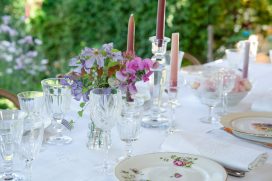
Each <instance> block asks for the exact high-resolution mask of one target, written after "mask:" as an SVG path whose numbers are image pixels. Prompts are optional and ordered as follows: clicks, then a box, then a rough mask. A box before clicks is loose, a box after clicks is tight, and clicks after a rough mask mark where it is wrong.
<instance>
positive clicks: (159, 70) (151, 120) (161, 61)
mask: <svg viewBox="0 0 272 181" xmlns="http://www.w3.org/2000/svg"><path fill="white" fill-rule="evenodd" d="M149 40H150V42H151V43H152V54H153V56H152V58H151V59H152V60H153V61H154V62H155V65H154V66H153V68H152V71H153V75H152V78H151V81H150V82H151V103H150V109H149V111H148V113H147V115H145V116H144V117H143V120H142V126H143V127H147V128H162V127H168V126H169V125H168V124H169V123H168V118H167V116H164V115H163V114H162V113H163V112H165V110H164V109H163V108H162V102H161V99H162V93H163V90H164V86H165V79H166V69H165V65H166V59H165V54H166V50H167V43H169V42H170V39H169V38H167V37H164V39H163V41H162V44H161V46H159V42H160V40H158V39H157V38H156V37H155V36H153V37H150V38H149Z"/></svg>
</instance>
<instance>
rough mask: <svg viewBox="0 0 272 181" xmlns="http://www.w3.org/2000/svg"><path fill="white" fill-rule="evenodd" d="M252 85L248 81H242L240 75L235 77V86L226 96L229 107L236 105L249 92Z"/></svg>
mask: <svg viewBox="0 0 272 181" xmlns="http://www.w3.org/2000/svg"><path fill="white" fill-rule="evenodd" d="M251 88H252V85H251V83H250V81H249V80H248V79H243V78H242V77H241V76H240V75H237V76H236V80H235V85H234V88H233V89H232V91H231V92H230V93H229V94H228V100H227V104H228V105H229V106H235V105H237V104H238V103H239V102H240V101H241V100H242V99H243V98H244V97H246V95H247V94H248V92H249V91H250V90H251Z"/></svg>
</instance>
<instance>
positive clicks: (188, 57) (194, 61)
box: [183, 52, 201, 65]
mask: <svg viewBox="0 0 272 181" xmlns="http://www.w3.org/2000/svg"><path fill="white" fill-rule="evenodd" d="M183 59H185V60H189V61H190V63H192V64H193V65H201V63H200V61H199V60H197V58H195V57H194V56H193V55H191V54H190V53H186V52H184V55H183Z"/></svg>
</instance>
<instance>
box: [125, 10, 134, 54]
mask: <svg viewBox="0 0 272 181" xmlns="http://www.w3.org/2000/svg"><path fill="white" fill-rule="evenodd" d="M134 34H135V23H134V16H133V14H131V15H130V17H129V21H128V34H127V52H128V53H131V54H133V55H134V53H135V52H134Z"/></svg>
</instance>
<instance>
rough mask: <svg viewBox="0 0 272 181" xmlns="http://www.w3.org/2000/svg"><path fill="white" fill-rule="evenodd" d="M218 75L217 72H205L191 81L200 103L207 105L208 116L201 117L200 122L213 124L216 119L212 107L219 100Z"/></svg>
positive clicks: (219, 81) (219, 82)
mask: <svg viewBox="0 0 272 181" xmlns="http://www.w3.org/2000/svg"><path fill="white" fill-rule="evenodd" d="M220 84H221V80H220V76H219V73H218V72H217V71H216V72H212V73H205V74H203V75H202V77H200V78H199V79H198V80H196V81H195V82H193V84H192V85H191V87H192V88H193V89H194V90H195V91H196V94H197V95H198V97H199V98H200V101H201V102H202V104H205V105H207V106H208V107H209V115H208V117H204V118H201V119H200V120H201V122H204V123H210V124H214V123H217V122H218V120H217V118H216V117H215V116H214V111H213V110H214V107H215V106H216V105H217V104H218V103H219V102H220V95H221V94H220Z"/></svg>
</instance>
